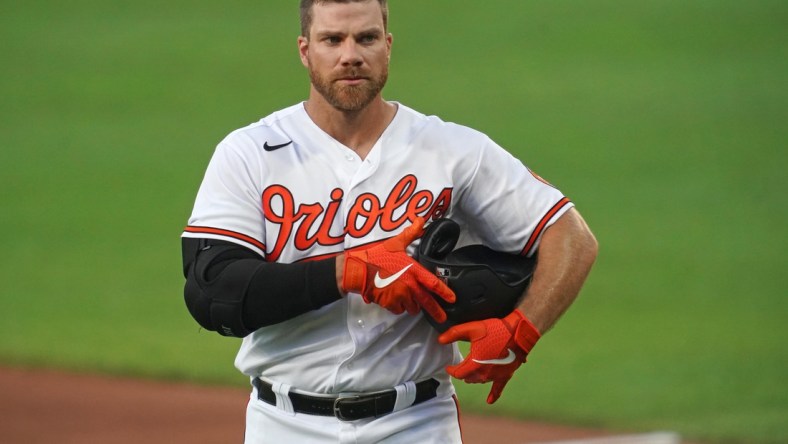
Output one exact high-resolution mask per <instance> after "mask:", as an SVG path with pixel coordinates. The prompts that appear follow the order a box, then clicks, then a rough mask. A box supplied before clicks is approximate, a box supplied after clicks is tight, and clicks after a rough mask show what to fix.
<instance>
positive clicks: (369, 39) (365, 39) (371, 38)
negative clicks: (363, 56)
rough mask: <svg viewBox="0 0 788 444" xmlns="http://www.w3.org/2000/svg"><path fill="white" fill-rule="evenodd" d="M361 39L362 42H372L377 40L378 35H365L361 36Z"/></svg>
mask: <svg viewBox="0 0 788 444" xmlns="http://www.w3.org/2000/svg"><path fill="white" fill-rule="evenodd" d="M360 40H361V42H362V43H372V42H374V41H375V40H377V37H375V36H374V35H363V36H361V39H360Z"/></svg>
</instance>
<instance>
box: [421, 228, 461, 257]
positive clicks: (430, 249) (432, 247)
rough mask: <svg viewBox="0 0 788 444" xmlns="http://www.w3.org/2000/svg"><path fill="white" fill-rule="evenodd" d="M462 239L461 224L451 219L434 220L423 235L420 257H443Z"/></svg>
mask: <svg viewBox="0 0 788 444" xmlns="http://www.w3.org/2000/svg"><path fill="white" fill-rule="evenodd" d="M459 239H460V225H459V224H458V223H457V222H455V221H453V220H451V219H438V220H436V221H433V222H432V223H431V224H430V225H429V226H428V227H427V228H426V229H425V230H424V234H423V235H422V236H421V243H420V244H419V251H418V257H428V258H433V259H443V258H445V257H446V256H448V254H449V253H451V252H452V250H454V246H455V245H457V241H458V240H459Z"/></svg>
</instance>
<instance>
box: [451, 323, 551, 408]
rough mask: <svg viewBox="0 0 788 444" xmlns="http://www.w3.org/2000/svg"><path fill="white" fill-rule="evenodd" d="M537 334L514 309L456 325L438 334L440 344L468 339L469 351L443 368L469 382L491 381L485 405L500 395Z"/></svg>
mask: <svg viewBox="0 0 788 444" xmlns="http://www.w3.org/2000/svg"><path fill="white" fill-rule="evenodd" d="M540 337H541V335H540V334H539V331H538V330H537V329H536V327H534V326H533V324H531V322H530V321H529V320H528V319H527V318H526V317H525V315H523V313H522V312H521V311H520V310H518V309H515V310H514V311H513V312H511V313H510V314H509V315H507V316H506V317H505V318H503V319H485V320H483V321H473V322H466V323H465V324H460V325H456V326H454V327H452V328H450V329H449V330H447V331H446V332H445V333H443V334H442V335H440V336H439V337H438V341H439V342H440V343H441V344H449V343H451V342H455V341H470V343H471V351H470V354H468V356H467V357H466V358H465V359H464V360H463V361H462V362H460V363H459V364H457V365H450V366H448V367H446V371H447V372H448V373H449V374H450V375H451V376H453V377H455V378H457V379H462V380H463V381H465V382H467V383H471V384H476V383H484V382H490V381H492V383H493V385H492V389H491V390H490V394H489V395H488V396H487V404H492V403H494V402H495V401H497V400H498V398H500V396H501V393H503V389H504V387H506V383H507V382H509V379H511V378H512V375H513V374H514V371H515V370H517V368H519V367H520V365H521V364H523V363H524V362H525V359H526V357H527V356H528V353H530V352H531V349H532V348H533V346H534V344H536V341H538V340H539V338H540Z"/></svg>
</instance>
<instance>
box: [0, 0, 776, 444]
mask: <svg viewBox="0 0 788 444" xmlns="http://www.w3.org/2000/svg"><path fill="white" fill-rule="evenodd" d="M269 3H274V5H271V4H264V3H263V2H259V1H258V2H253V1H235V2H229V3H226V4H223V5H220V4H219V3H217V2H207V1H197V2H194V1H190V2H186V1H170V2H166V3H160V2H152V1H137V2H99V1H90V0H79V1H75V2H67V3H64V2H54V1H43V0H33V1H28V2H15V3H12V2H5V3H4V4H3V5H2V6H0V11H2V12H0V42H2V43H0V60H2V61H3V67H2V68H0V97H1V98H2V99H0V134H2V139H3V149H2V150H1V151H0V185H1V186H2V189H3V190H2V193H0V209H1V210H2V213H0V230H2V232H3V233H4V239H3V247H4V248H3V252H2V255H0V281H2V283H3V285H2V289H0V304H2V310H0V362H2V363H5V364H9V365H33V366H47V367H61V368H67V369H76V370H81V371H100V372H111V373H119V374H131V375H141V376H145V377H155V378H173V379H186V380H194V381H199V382H203V383H211V384H231V385H244V384H246V381H245V380H244V378H243V377H241V376H240V375H239V374H238V373H237V372H236V371H235V369H234V368H233V366H232V360H233V356H234V353H235V350H236V347H237V344H238V341H237V340H233V339H227V338H221V337H219V336H218V335H215V334H213V333H209V332H204V331H202V332H201V331H199V329H198V327H197V325H196V324H195V323H194V322H193V321H192V320H191V318H190V317H189V315H188V313H187V311H186V310H185V307H184V305H183V302H182V296H181V294H182V293H181V286H182V277H181V275H180V243H179V242H180V241H179V235H180V232H181V229H182V228H183V226H184V224H185V222H186V219H187V217H188V215H189V213H190V211H191V205H192V203H193V198H194V195H195V193H196V189H197V186H198V185H199V182H200V180H201V177H202V174H203V171H204V168H205V166H206V165H207V162H208V160H209V158H210V156H211V153H212V151H213V148H214V146H215V144H216V143H217V142H218V141H219V140H220V139H221V138H222V137H224V135H225V134H227V133H228V132H229V131H231V130H233V129H235V128H237V127H240V126H242V125H245V124H247V123H250V122H252V121H256V120H258V119H259V118H260V117H262V116H265V115H267V114H268V113H269V112H271V111H273V110H275V109H279V108H282V107H284V106H287V105H289V104H292V103H294V102H296V101H299V100H302V99H304V98H305V97H306V93H307V83H306V82H307V77H306V74H305V72H304V70H303V68H302V67H301V65H300V62H299V60H298V58H297V54H296V45H295V37H296V33H297V29H298V23H297V11H296V5H295V2H287V4H285V3H286V2H269ZM391 8H392V11H391V31H392V32H393V33H394V54H393V60H392V63H393V65H392V72H391V77H390V82H389V86H388V87H387V90H386V94H385V95H386V97H387V98H389V99H394V100H398V101H401V102H403V103H405V104H407V105H409V106H412V107H414V108H416V109H419V110H421V111H423V112H425V113H429V114H433V113H434V114H438V115H440V116H441V117H443V118H444V119H446V120H452V121H456V122H458V123H462V124H467V125H470V126H473V127H475V128H477V129H479V130H482V131H484V132H486V133H488V134H489V135H490V136H491V137H493V138H494V139H495V140H497V141H498V142H499V143H501V144H502V145H504V146H505V147H507V148H508V149H510V150H511V151H512V152H513V153H515V154H516V155H518V156H519V157H521V158H522V159H524V161H525V162H526V163H527V164H529V166H531V167H532V168H533V169H535V170H536V171H538V172H539V173H540V174H541V175H542V176H544V177H545V178H547V179H548V180H550V181H552V182H554V183H555V184H557V185H558V186H559V187H560V188H561V189H562V190H563V191H564V192H565V193H567V194H568V195H569V196H570V197H572V198H573V200H574V201H575V202H576V203H577V206H578V208H579V209H580V211H581V212H582V213H583V215H584V216H585V217H586V219H587V221H588V222H589V224H590V225H591V227H592V229H593V230H594V232H595V233H596V235H597V236H598V238H599V241H600V244H601V252H600V257H599V259H598V262H597V264H596V266H595V269H594V271H593V273H592V276H591V278H590V279H589V281H588V284H587V286H586V287H585V289H584V291H583V294H582V295H581V297H580V299H579V300H578V302H577V303H576V304H575V306H574V307H573V308H572V309H571V311H570V312H569V313H567V315H566V316H565V317H564V318H563V319H562V320H561V322H560V323H559V324H558V326H557V327H556V329H555V330H554V331H552V332H550V333H549V334H548V335H547V336H546V337H545V338H544V339H543V340H542V341H541V343H540V345H539V346H538V347H537V348H536V349H535V350H534V352H533V354H532V356H531V359H530V361H529V363H528V364H527V365H526V366H525V367H523V368H522V369H521V370H520V371H519V372H518V374H517V375H516V377H515V379H514V380H513V381H512V382H511V383H510V385H509V387H508V388H507V391H506V392H505V393H504V396H503V398H502V399H501V400H500V401H499V402H498V403H497V404H496V405H495V406H493V407H487V406H485V405H484V398H485V397H486V393H487V390H488V387H487V386H468V385H464V384H458V389H459V390H460V395H461V396H460V398H461V401H462V403H463V406H464V408H465V409H466V410H473V411H475V412H485V413H490V414H498V415H502V414H506V415H512V416H518V417H527V418H532V419H546V420H553V421H562V422H567V423H572V424H578V425H589V426H604V427H611V428H616V429H621V430H624V431H651V430H674V431H677V432H679V433H680V434H682V436H684V437H687V438H693V439H700V440H704V441H707V442H721V443H722V442H724V443H729V442H730V443H733V442H746V443H761V444H763V443H778V442H785V441H786V440H788V421H786V418H788V382H786V375H787V374H788V353H786V347H785V345H784V342H785V340H786V339H788V327H786V323H785V322H786V319H787V318H786V316H787V315H788V304H786V299H785V288H786V287H787V286H788V285H786V284H788V277H787V276H786V274H785V268H786V260H785V251H786V250H788V241H787V239H786V234H785V227H786V221H787V220H788V217H787V216H788V211H787V210H786V203H787V202H786V198H785V192H786V191H787V190H788V181H787V180H786V174H785V170H786V168H787V167H788V154H786V145H787V144H786V142H788V130H786V122H788V32H786V29H788V3H786V2H784V1H768V0H754V1H747V2H741V1H730V0H717V1H712V0H685V1H678V0H663V1H657V0H644V1H639V2H625V1H612V0H601V1H596V2H580V1H569V0H552V1H544V0H542V1H521V0H506V1H504V0H491V1H488V2H484V3H480V2H477V3H473V4H466V3H461V2H453V1H450V0H432V1H429V2H421V1H419V2H417V1H410V2H399V1H394V0H393V1H392V2H391ZM781 294H782V295H783V296H780V295H781Z"/></svg>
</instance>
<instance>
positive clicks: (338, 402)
mask: <svg viewBox="0 0 788 444" xmlns="http://www.w3.org/2000/svg"><path fill="white" fill-rule="evenodd" d="M252 385H254V386H255V388H257V398H258V399H260V400H261V401H263V402H267V403H268V404H271V405H276V394H275V393H274V391H273V386H272V385H271V384H269V383H267V382H265V381H263V380H262V379H260V378H254V379H252ZM439 385H440V383H439V382H438V381H437V380H436V379H427V380H426V381H421V382H419V383H417V384H416V399H415V400H414V401H413V404H411V405H416V404H420V403H422V402H424V401H427V400H430V399H432V398H434V397H435V396H437V394H438V393H437V392H438V386H439ZM288 397H289V398H290V401H291V402H292V403H293V410H295V411H296V412H297V413H306V414H309V415H320V416H336V417H337V419H340V420H342V421H355V420H357V419H364V418H372V417H374V418H377V417H379V416H383V415H386V414H388V413H391V412H392V411H393V410H394V403H395V402H396V401H397V391H396V390H394V389H391V390H384V391H381V392H374V393H368V394H360V395H341V396H330V395H327V396H309V395H303V394H300V393H293V392H290V393H289V394H288Z"/></svg>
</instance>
